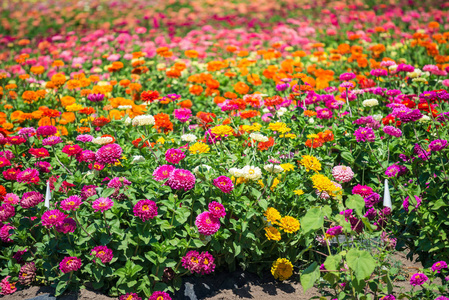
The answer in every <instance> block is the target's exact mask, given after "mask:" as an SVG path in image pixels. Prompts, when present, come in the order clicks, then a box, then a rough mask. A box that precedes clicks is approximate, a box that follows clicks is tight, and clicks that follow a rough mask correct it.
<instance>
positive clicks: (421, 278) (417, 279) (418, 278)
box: [410, 273, 429, 286]
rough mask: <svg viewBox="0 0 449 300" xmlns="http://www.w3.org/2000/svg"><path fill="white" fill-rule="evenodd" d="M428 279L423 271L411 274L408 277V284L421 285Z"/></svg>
mask: <svg viewBox="0 0 449 300" xmlns="http://www.w3.org/2000/svg"><path fill="white" fill-rule="evenodd" d="M427 280H429V278H428V277H427V276H426V274H424V273H416V274H413V275H412V277H411V278H410V284H411V285H413V286H417V285H422V284H424V282H426V281H427Z"/></svg>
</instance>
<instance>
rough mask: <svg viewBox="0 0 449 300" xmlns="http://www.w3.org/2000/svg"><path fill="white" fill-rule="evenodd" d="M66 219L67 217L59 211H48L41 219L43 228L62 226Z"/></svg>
mask: <svg viewBox="0 0 449 300" xmlns="http://www.w3.org/2000/svg"><path fill="white" fill-rule="evenodd" d="M66 217H67V215H65V214H64V213H63V212H61V211H59V210H58V209H53V210H48V211H46V212H44V214H43V215H42V217H41V220H42V226H45V227H47V228H52V227H54V226H57V225H61V224H62V223H63V222H64V219H65V218H66Z"/></svg>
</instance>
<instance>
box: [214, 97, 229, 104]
mask: <svg viewBox="0 0 449 300" xmlns="http://www.w3.org/2000/svg"><path fill="white" fill-rule="evenodd" d="M225 101H226V98H223V97H220V96H216V97H215V98H214V103H215V104H220V103H223V102H225Z"/></svg>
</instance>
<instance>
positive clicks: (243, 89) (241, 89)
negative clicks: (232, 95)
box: [234, 81, 249, 95]
mask: <svg viewBox="0 0 449 300" xmlns="http://www.w3.org/2000/svg"><path fill="white" fill-rule="evenodd" d="M234 90H235V91H236V92H237V93H239V94H241V95H245V94H247V93H248V92H249V86H248V85H247V84H246V83H244V82H241V81H240V82H237V83H236V84H235V85H234Z"/></svg>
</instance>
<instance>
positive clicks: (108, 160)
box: [95, 144, 123, 164]
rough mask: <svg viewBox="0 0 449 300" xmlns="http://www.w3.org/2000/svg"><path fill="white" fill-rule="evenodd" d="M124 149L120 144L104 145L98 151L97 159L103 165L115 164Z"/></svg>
mask: <svg viewBox="0 0 449 300" xmlns="http://www.w3.org/2000/svg"><path fill="white" fill-rule="evenodd" d="M122 152H123V150H122V147H120V145H118V144H109V145H104V146H103V147H101V148H100V149H98V151H97V153H96V155H95V159H96V161H97V162H99V163H101V164H113V163H115V162H117V160H118V159H119V158H120V157H121V156H122Z"/></svg>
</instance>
